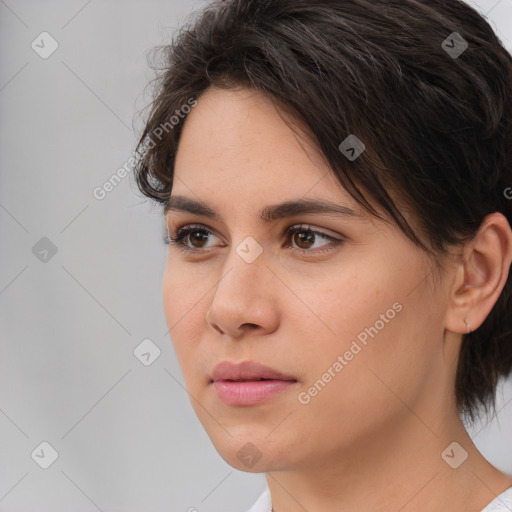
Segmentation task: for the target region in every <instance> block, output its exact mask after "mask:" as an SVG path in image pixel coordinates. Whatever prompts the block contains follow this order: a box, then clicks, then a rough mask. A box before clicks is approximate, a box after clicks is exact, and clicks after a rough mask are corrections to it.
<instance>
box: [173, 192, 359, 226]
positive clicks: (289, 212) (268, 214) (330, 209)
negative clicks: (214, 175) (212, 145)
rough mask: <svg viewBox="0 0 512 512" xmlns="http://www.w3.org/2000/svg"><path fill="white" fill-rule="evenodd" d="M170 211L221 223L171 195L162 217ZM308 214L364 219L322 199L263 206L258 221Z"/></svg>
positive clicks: (200, 206) (208, 210)
mask: <svg viewBox="0 0 512 512" xmlns="http://www.w3.org/2000/svg"><path fill="white" fill-rule="evenodd" d="M170 211H175V212H186V213H192V214H195V215H201V216H204V217H209V218H211V219H215V220H217V221H219V222H223V219H222V216H221V215H220V214H219V213H218V212H216V211H215V210H214V209H213V208H212V207H211V206H210V205H209V204H207V203H205V202H203V201H198V200H196V199H191V198H189V197H185V196H180V195H174V196H172V195H171V196H170V197H169V199H168V201H167V203H166V204H165V207H164V215H166V214H167V213H168V212H170ZM308 213H319V214H323V215H331V216H344V217H353V218H355V219H359V220H362V219H365V217H364V216H363V215H362V214H361V213H359V212H356V211H355V210H352V209H351V208H348V207H347V206H342V205H339V204H336V203H332V202H330V201H327V200H323V199H298V200H292V201H286V202H284V203H279V204H274V205H269V206H265V207H264V208H263V209H262V210H261V211H260V219H261V220H262V221H263V222H265V223H269V222H272V221H274V220H276V219H282V218H286V217H292V216H294V215H302V214H308Z"/></svg>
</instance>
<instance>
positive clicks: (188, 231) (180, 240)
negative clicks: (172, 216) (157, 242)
mask: <svg viewBox="0 0 512 512" xmlns="http://www.w3.org/2000/svg"><path fill="white" fill-rule="evenodd" d="M191 235H194V236H191ZM209 235H213V233H212V232H211V231H210V230H209V229H206V228H205V227H204V226H202V225H201V224H196V225H194V224H190V225H187V226H184V227H182V228H180V229H178V233H177V234H176V236H171V235H170V234H169V235H167V236H166V237H165V238H164V243H165V244H166V245H175V246H176V247H177V248H178V249H179V250H181V251H195V250H201V249H202V248H204V247H205V244H204V242H205V241H206V242H207V241H208V236H209ZM187 241H193V242H192V243H193V244H195V243H197V244H198V245H193V246H192V247H189V246H188V245H187Z"/></svg>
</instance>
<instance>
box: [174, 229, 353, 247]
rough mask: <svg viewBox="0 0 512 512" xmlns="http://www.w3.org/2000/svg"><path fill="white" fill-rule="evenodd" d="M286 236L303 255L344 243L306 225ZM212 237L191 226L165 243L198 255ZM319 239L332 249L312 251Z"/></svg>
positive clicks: (289, 232)
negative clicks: (325, 241)
mask: <svg viewBox="0 0 512 512" xmlns="http://www.w3.org/2000/svg"><path fill="white" fill-rule="evenodd" d="M285 234H286V239H287V240H288V239H289V238H291V241H292V243H294V244H296V246H297V247H290V246H289V245H286V247H290V248H291V249H292V250H294V251H299V252H301V253H303V254H305V253H312V254H317V253H320V252H326V251H331V250H333V249H334V248H335V247H336V246H338V245H339V244H341V243H342V242H343V240H341V239H338V238H334V237H332V236H330V235H327V234H326V233H323V232H321V231H317V230H314V229H311V227H310V226H308V225H304V224H301V225H295V226H290V227H289V228H288V229H287V230H286V233H285ZM210 235H214V234H213V233H212V231H210V230H209V229H207V228H206V227H205V226H203V225H202V224H195V225H194V224H190V225H186V226H183V227H182V228H180V229H178V232H177V234H176V235H174V236H172V235H171V234H169V235H167V236H166V237H165V238H164V243H165V244H166V245H174V246H176V247H177V248H178V249H179V250H180V251H186V252H196V253H197V252H201V251H203V249H204V248H208V246H207V245H206V244H207V242H208V237H209V236H210ZM214 236H215V235H214ZM319 238H320V239H322V238H323V239H324V240H327V241H329V242H331V243H330V244H323V245H321V246H320V247H324V246H325V245H330V247H329V248H324V249H318V248H317V249H315V250H312V249H311V248H312V247H314V245H315V243H316V242H317V239H319ZM188 243H190V244H192V246H190V245H188Z"/></svg>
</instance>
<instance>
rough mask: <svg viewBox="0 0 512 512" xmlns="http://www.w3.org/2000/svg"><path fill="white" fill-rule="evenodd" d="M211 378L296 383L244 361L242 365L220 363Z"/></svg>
mask: <svg viewBox="0 0 512 512" xmlns="http://www.w3.org/2000/svg"><path fill="white" fill-rule="evenodd" d="M211 378H212V380H213V381H217V380H239V381H243V380H260V379H273V380H290V381H296V380H297V379H295V378H294V377H292V376H290V375H286V374H284V373H282V372H279V371H277V370H274V369H273V368H269V367H268V366H265V365H262V364H260V363H255V362H253V361H244V362H242V363H232V362H230V361H222V362H221V363H219V364H217V365H216V366H215V368H214V369H213V371H212V375H211Z"/></svg>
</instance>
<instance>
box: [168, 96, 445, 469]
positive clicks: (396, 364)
mask: <svg viewBox="0 0 512 512" xmlns="http://www.w3.org/2000/svg"><path fill="white" fill-rule="evenodd" d="M177 196H182V197H185V198H187V199H189V200H192V201H200V202H203V203H207V205H208V206H209V208H210V210H211V211H210V212H208V211H189V210H190V208H188V209H187V208H186V207H184V203H183V202H181V203H178V202H176V203H175V206H174V207H173V208H172V209H171V210H169V212H168V213H167V225H168V230H169V233H170V235H171V236H172V237H176V235H180V233H181V234H182V235H183V234H184V232H183V228H190V231H189V232H187V233H185V236H184V237H183V238H182V239H181V242H182V244H183V245H174V244H171V245H170V247H169V252H168V261H167V266H166V270H165V275H164V282H163V299H164V308H165V315H166V320H167V324H168V327H169V329H170V335H171V339H172V342H173V344H174V347H175V351H176V354H177V357H178V360H179V363H180V366H181V369H182V373H183V376H184V379H185V385H186V387H187V390H188V392H189V393H190V395H191V397H192V399H191V403H192V406H193V408H194V410H195V412H196V414H197V416H198V418H199V420H200V421H201V423H202V425H203V426H204V428H205V430H206V432H207V433H208V435H209V436H210V438H211V440H212V442H213V443H214V445H215V447H216V449H217V450H218V452H219V453H220V455H221V456H222V457H223V458H224V459H225V460H226V461H227V462H228V463H229V464H231V465H232V466H234V467H236V468H238V469H240V470H244V471H254V472H263V471H270V470H278V469H280V470H285V469H292V468H299V467H301V466H306V465H307V466H308V467H315V466H318V465H319V464H328V463H329V462H330V461H333V462H334V460H336V461H337V463H338V464H339V460H340V457H343V456H346V457H347V460H348V457H349V454H350V453H355V452H356V451H357V450H359V452H360V451H361V450H363V449H367V450H370V449H371V446H372V444H377V443H379V442H382V440H383V439H386V438H389V436H391V433H392V432H396V428H397V425H400V424H401V423H404V422H406V421H407V415H410V413H409V412H408V409H407V408H404V405H403V403H406V404H408V406H409V408H411V409H414V410H418V409H421V407H424V405H425V403H427V402H428V400H430V398H428V396H427V394H428V393H434V395H435V394H436V393H435V390H436V389H439V388H440V387H442V386H445V385H447V382H448V380H446V381H444V380H443V378H441V379H439V374H438V373H437V372H438V371H441V370H440V368H441V366H442V365H446V359H445V358H446V354H443V346H442V345H443V344H442V341H441V340H442V336H443V317H444V315H445V313H446V307H447V303H446V292H445V290H444V288H443V286H438V287H433V285H432V282H431V279H429V277H428V276H429V273H430V272H431V268H432V265H431V263H430V264H429V261H428V260H427V258H426V257H425V255H424V253H422V252H421V250H420V249H418V248H417V247H416V246H415V245H414V244H413V243H412V242H410V241H409V240H408V239H407V238H406V236H405V235H404V234H403V233H402V232H401V231H400V230H399V228H398V227H396V226H395V225H394V224H391V223H382V222H380V221H377V220H376V219H375V218H372V217H370V216H369V215H368V214H366V213H365V212H364V211H363V210H362V209H361V208H360V207H359V206H358V205H357V203H356V202H355V201H354V200H353V199H352V198H351V197H350V196H349V194H348V193H347V192H346V191H345V190H344V189H343V188H342V187H341V186H340V185H339V183H338V181H337V180H336V178H335V177H334V176H333V175H332V172H331V171H330V170H329V169H328V167H327V164H326V162H325V161H324V160H323V158H322V157H321V155H320V154H319V153H318V152H317V151H316V150H315V148H314V146H313V145H312V144H309V143H308V142H307V139H306V138H304V137H299V136H298V135H297V134H296V133H295V131H294V130H292V129H291V128H290V127H289V126H288V124H287V123H286V122H285V121H284V120H283V119H282V117H281V116H280V115H279V113H278V112H277V111H276V109H275V107H274V106H273V104H272V103H271V102H270V101H269V100H267V99H266V98H265V97H264V96H262V95H261V94H260V93H258V92H255V91H251V90H247V89H242V90H237V91H234V90H231V91H226V90H219V89H213V88H211V89H209V90H207V91H206V92H205V93H204V94H203V95H202V96H201V97H200V98H199V99H198V104H197V106H196V107H195V108H194V109H193V110H192V112H191V113H190V114H189V116H188V117H187V120H186V122H185V125H184V129H183V133H182V137H181V140H180V145H179V151H178V154H177V158H176V165H175V178H174V186H173V191H172V198H176V197H177ZM173 200H174V199H173ZM304 201H310V202H311V201H322V202H324V203H326V202H331V203H334V204H335V205H338V206H340V207H342V208H341V210H343V209H345V210H343V211H341V212H338V213H333V212H330V213H326V212H323V213H322V212H318V211H315V210H314V209H301V208H300V207H297V208H295V209H290V208H289V209H287V210H284V209H282V208H281V209H278V210H277V212H278V213H279V212H280V213H281V214H282V215H279V214H276V215H266V216H264V218H262V216H261V215H260V214H261V211H262V210H263V209H264V208H268V207H271V206H274V205H280V204H282V203H286V202H304ZM180 205H181V206H180ZM189 205H190V203H189ZM299 206H300V205H299ZM265 211H266V212H267V213H268V211H269V210H268V209H267V210H265ZM212 212H213V213H214V214H215V216H213V215H212ZM274 213H275V211H274ZM289 228H292V230H289ZM180 229H181V230H182V231H181V232H180ZM186 249H188V250H186ZM425 311H428V315H426V314H425ZM225 361H228V362H231V363H233V364H238V363H247V362H252V363H259V364H261V365H264V366H266V367H269V368H270V369H273V370H275V371H276V372H279V373H280V375H276V374H265V373H264V372H263V370H261V369H260V368H258V367H254V366H251V367H244V366H243V365H242V366H241V367H239V368H238V369H239V370H240V372H239V373H234V374H224V375H223V374H219V375H217V374H216V373H215V372H214V369H215V368H216V366H217V365H218V364H219V363H222V362H225ZM251 369H252V370H254V371H252V372H251ZM235 370H236V368H235ZM441 373H442V372H441ZM265 375H266V376H267V378H270V380H268V381H260V380H259V379H260V378H261V377H265ZM229 377H231V378H232V379H233V380H235V381H236V380H238V382H233V381H231V382H229V381H227V380H226V379H229ZM243 379H249V380H252V382H240V381H241V380H243ZM212 380H214V381H215V382H212ZM257 380H258V382H257ZM391 390H392V391H391ZM438 396H439V395H438ZM397 397H399V398H400V400H398V399H397ZM436 399H437V398H436ZM415 407H416V408H417V409H415ZM395 435H396V434H395Z"/></svg>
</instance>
